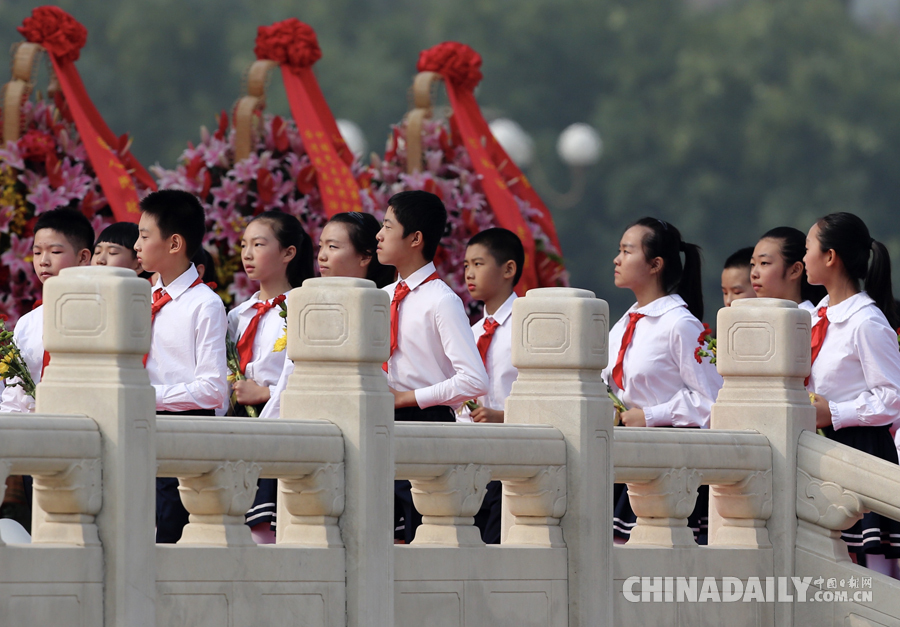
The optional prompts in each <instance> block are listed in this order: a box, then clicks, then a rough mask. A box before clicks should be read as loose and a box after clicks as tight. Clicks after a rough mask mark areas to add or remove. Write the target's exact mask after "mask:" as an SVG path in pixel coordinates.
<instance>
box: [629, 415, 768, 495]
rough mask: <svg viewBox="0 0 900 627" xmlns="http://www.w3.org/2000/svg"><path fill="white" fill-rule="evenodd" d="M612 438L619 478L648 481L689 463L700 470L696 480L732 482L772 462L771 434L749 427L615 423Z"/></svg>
mask: <svg viewBox="0 0 900 627" xmlns="http://www.w3.org/2000/svg"><path fill="white" fill-rule="evenodd" d="M615 442H616V445H615V447H614V448H613V464H614V465H615V470H616V482H618V483H647V482H650V481H653V480H655V479H658V478H659V477H660V476H661V475H662V474H664V473H665V472H668V471H669V470H671V469H681V468H689V469H691V470H696V471H698V472H699V473H700V474H701V477H700V484H703V485H720V484H732V483H737V482H739V481H742V480H744V479H745V478H746V477H747V476H748V475H749V474H751V473H754V472H758V471H767V470H771V468H772V449H771V446H770V445H769V440H768V439H767V438H766V437H765V436H763V435H760V434H758V433H753V432H750V431H725V430H717V431H710V430H707V429H671V428H663V429H646V428H643V429H639V428H628V427H618V428H616V430H615Z"/></svg>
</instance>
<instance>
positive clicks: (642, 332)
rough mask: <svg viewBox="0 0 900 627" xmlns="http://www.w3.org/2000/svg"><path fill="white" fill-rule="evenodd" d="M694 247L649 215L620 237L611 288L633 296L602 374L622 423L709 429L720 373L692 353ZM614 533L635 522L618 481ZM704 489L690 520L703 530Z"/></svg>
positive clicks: (697, 311) (699, 311) (696, 296)
mask: <svg viewBox="0 0 900 627" xmlns="http://www.w3.org/2000/svg"><path fill="white" fill-rule="evenodd" d="M700 261H701V260H700V248H699V247H697V246H695V245H694V244H689V243H687V242H685V241H684V240H682V239H681V233H679V232H678V229H676V228H675V227H674V226H673V225H671V224H668V223H667V222H663V221H662V220H657V219H655V218H642V219H640V220H638V221H637V222H635V223H634V224H633V225H632V226H631V227H629V228H628V230H626V231H625V234H624V235H623V236H622V239H621V241H620V243H619V254H618V255H617V256H616V258H615V260H614V263H615V284H616V287H620V288H624V289H629V290H631V291H632V292H633V293H634V295H635V298H636V299H637V302H636V303H635V304H634V305H632V306H631V308H630V309H629V310H628V311H627V312H626V313H625V315H624V316H622V318H621V319H620V320H619V321H618V322H617V323H616V325H615V326H614V327H613V328H612V329H611V330H610V333H609V347H610V353H611V356H612V355H617V356H616V358H615V361H612V360H611V365H610V367H608V368H606V369H605V370H604V371H603V378H604V379H605V380H606V383H607V385H608V386H609V387H610V390H612V392H613V393H615V394H616V395H617V396H618V398H619V399H620V400H621V401H622V402H623V403H624V405H625V407H626V408H627V409H625V410H624V411H622V412H621V414H620V418H621V421H622V424H623V425H625V426H627V427H693V428H708V427H709V414H710V410H711V408H712V404H713V401H714V400H715V398H716V394H717V393H718V391H719V388H720V387H721V386H722V378H721V377H720V376H719V373H718V372H717V371H716V368H715V366H713V365H712V364H710V363H709V362H708V361H703V360H702V359H700V358H698V357H697V356H696V350H697V349H698V348H699V346H698V338H699V337H701V336H702V335H704V334H705V331H704V327H703V325H702V324H701V322H700V318H702V316H703V294H702V290H701V278H700ZM616 493H617V504H616V511H615V520H614V527H613V529H614V532H615V534H616V536H617V537H618V538H620V539H627V538H628V537H629V536H630V534H631V529H632V527H633V526H634V522H635V517H634V514H633V513H632V512H631V507H630V503H629V501H628V495H627V493H626V491H625V486H622V485H619V486H616ZM705 497H706V491H705V490H703V491H702V493H701V494H700V495H699V496H698V500H697V508H696V509H695V511H694V515H692V517H691V519H690V521H689V522H690V523H691V526H692V528H693V529H694V533H695V535H697V536H700V535H705V528H703V527H704V524H703V521H702V520H701V519H702V518H704V517H705V516H706V509H707V507H706V503H705V501H706V498H705Z"/></svg>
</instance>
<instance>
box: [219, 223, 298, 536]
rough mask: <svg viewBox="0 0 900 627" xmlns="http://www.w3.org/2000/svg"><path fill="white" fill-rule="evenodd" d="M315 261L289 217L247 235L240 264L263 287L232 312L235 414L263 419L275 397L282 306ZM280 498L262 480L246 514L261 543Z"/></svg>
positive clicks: (255, 225) (269, 481)
mask: <svg viewBox="0 0 900 627" xmlns="http://www.w3.org/2000/svg"><path fill="white" fill-rule="evenodd" d="M312 257H313V251H312V241H311V240H310V238H309V235H307V234H306V231H304V230H303V227H302V226H301V225H300V221H299V220H297V218H295V217H294V216H292V215H290V214H287V213H283V212H281V211H266V212H263V213H261V214H259V215H258V216H256V217H255V218H253V220H251V221H250V224H248V225H247V229H246V230H245V231H244V236H243V237H242V238H241V261H242V262H243V264H244V271H245V272H246V273H247V276H248V277H249V278H250V280H252V281H257V282H259V291H257V292H256V293H255V294H253V296H251V297H250V298H249V299H248V300H246V301H245V302H243V303H241V304H240V305H238V306H237V307H235V308H234V309H232V310H231V311H230V312H229V313H228V337H229V338H230V341H231V342H233V345H234V350H233V351H231V352H232V355H233V356H234V358H232V359H230V360H229V361H230V363H231V369H232V377H233V378H235V379H236V380H234V381H233V383H232V390H233V391H234V398H235V399H236V401H237V405H236V406H235V413H236V414H237V415H243V416H246V415H251V416H257V415H259V411H260V410H261V409H262V408H263V406H264V405H265V403H266V402H267V401H268V400H269V398H271V396H272V392H273V391H274V389H275V384H276V383H277V382H278V378H279V376H280V375H281V371H282V368H283V367H284V358H285V353H284V352H283V351H277V350H275V349H276V343H277V342H278V340H279V338H281V336H282V335H283V334H284V327H285V320H284V318H283V317H282V316H281V313H282V311H283V308H284V302H285V299H286V298H287V294H288V292H289V291H290V290H291V289H292V288H294V287H299V286H300V285H301V284H302V283H303V281H305V280H306V279H308V278H310V277H312V276H313V259H312ZM235 362H237V363H236V364H235ZM235 365H236V366H237V368H238V369H237V372H235ZM277 493H278V488H277V481H275V480H274V479H261V480H260V481H259V489H258V490H257V493H256V500H255V501H254V503H253V507H252V508H251V509H250V511H249V512H247V524H248V525H250V527H251V528H252V529H253V532H254V537H255V538H256V539H257V541H258V542H273V541H274V536H273V535H272V526H271V523H272V521H274V519H275V503H276V496H277Z"/></svg>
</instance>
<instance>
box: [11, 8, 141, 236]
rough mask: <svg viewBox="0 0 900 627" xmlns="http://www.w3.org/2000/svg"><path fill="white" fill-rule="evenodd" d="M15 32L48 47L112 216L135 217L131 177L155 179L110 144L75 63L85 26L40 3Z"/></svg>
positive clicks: (115, 143) (108, 133) (109, 134)
mask: <svg viewBox="0 0 900 627" xmlns="http://www.w3.org/2000/svg"><path fill="white" fill-rule="evenodd" d="M18 31H19V32H20V33H21V34H22V35H23V36H24V37H25V38H26V39H27V40H28V41H30V42H32V43H36V44H40V45H42V46H43V47H44V48H45V49H46V50H47V52H48V56H49V57H50V63H51V64H52V65H53V70H54V72H56V77H57V79H58V80H59V84H60V88H61V89H62V92H63V95H64V96H65V98H66V104H67V105H68V107H69V110H70V112H71V114H72V118H73V119H74V120H75V127H76V128H77V129H78V133H79V135H81V140H82V141H83V142H84V146H85V149H86V150H87V154H88V158H89V159H90V161H91V165H92V166H93V168H94V172H96V173H97V178H98V180H99V181H100V187H101V188H103V193H104V195H105V196H106V200H107V201H108V202H109V206H110V208H111V209H112V212H113V215H114V216H115V218H116V220H118V221H122V222H137V221H138V220H139V219H140V215H141V212H140V209H139V207H138V194H137V189H136V188H135V185H134V177H136V178H137V179H138V180H139V181H140V182H141V183H143V184H144V185H145V186H147V187H149V188H150V189H154V190H155V189H156V183H155V182H154V181H153V178H152V177H151V176H150V174H148V173H147V171H146V170H145V169H144V168H143V166H141V164H140V163H139V162H138V161H137V159H135V158H134V156H133V155H131V153H130V152H127V151H124V152H123V153H122V154H121V158H120V156H118V155H116V153H115V152H113V150H112V148H111V146H118V145H119V140H118V139H117V138H116V136H115V135H114V134H113V133H112V131H111V130H109V127H108V126H107V125H106V123H105V122H104V121H103V117H102V116H101V115H100V113H99V111H97V109H96V107H94V103H93V102H91V99H90V97H89V96H88V94H87V90H86V89H85V88H84V83H82V81H81V76H80V75H79V74H78V70H77V69H76V67H75V61H76V60H77V59H78V57H79V54H80V50H81V48H82V47H83V46H84V44H85V42H86V41H87V30H86V29H85V28H84V26H82V25H81V24H80V23H79V22H78V21H77V20H75V18H73V17H72V16H71V15H69V14H68V13H66V12H65V11H63V10H62V9H60V8H58V7H52V6H44V7H38V8H36V9H34V10H33V11H32V14H31V17H28V18H26V19H25V20H24V22H23V23H22V26H20V27H19V28H18ZM123 161H124V163H125V165H123ZM126 166H127V167H126Z"/></svg>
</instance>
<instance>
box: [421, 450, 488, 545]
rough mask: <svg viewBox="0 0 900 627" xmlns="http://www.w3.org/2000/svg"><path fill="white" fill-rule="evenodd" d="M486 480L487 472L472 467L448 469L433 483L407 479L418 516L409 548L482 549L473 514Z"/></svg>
mask: <svg viewBox="0 0 900 627" xmlns="http://www.w3.org/2000/svg"><path fill="white" fill-rule="evenodd" d="M490 480H491V471H490V469H489V468H487V467H485V466H480V465H476V464H468V465H465V466H462V465H460V466H452V467H451V468H450V469H449V470H447V472H445V473H444V474H442V475H441V476H440V477H435V478H434V479H411V480H410V483H411V484H412V497H413V502H414V503H415V505H416V509H417V510H418V511H419V512H420V513H421V514H422V524H421V526H419V528H418V529H416V538H415V540H413V541H412V544H416V545H422V544H430V545H440V546H456V547H476V546H484V542H483V541H482V540H481V532H480V531H478V529H477V528H476V527H475V514H477V513H478V509H479V508H480V507H481V502H482V501H483V500H484V492H485V488H486V487H487V484H488V482H489V481H490Z"/></svg>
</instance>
